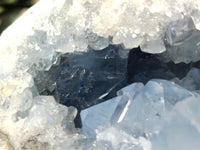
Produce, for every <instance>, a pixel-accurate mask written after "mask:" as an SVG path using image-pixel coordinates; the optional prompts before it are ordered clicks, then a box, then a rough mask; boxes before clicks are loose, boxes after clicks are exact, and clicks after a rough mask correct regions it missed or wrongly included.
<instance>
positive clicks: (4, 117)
mask: <svg viewBox="0 0 200 150" xmlns="http://www.w3.org/2000/svg"><path fill="white" fill-rule="evenodd" d="M47 4H48V5H47ZM199 6H200V2H198V1H190V2H188V1H187V0H177V1H170V0H169V1H164V0H162V1H159V2H158V1H156V0H155V1H151V2H150V1H147V0H143V1H139V2H138V1H137V0H123V1H118V0H115V1H114V0H104V1H97V0H83V1H82V0H74V1H72V0H59V1H56V0H41V1H39V2H38V3H37V4H36V5H35V6H33V7H32V8H30V9H29V10H28V11H27V12H26V13H25V14H24V15H23V16H21V17H20V18H19V19H18V20H17V21H15V23H13V24H12V25H11V26H10V27H8V29H7V30H5V31H4V32H3V34H2V35H1V37H0V68H1V71H0V95H1V97H0V111H1V113H0V121H1V125H0V131H1V132H2V135H5V136H3V137H5V138H4V139H6V141H7V137H8V139H9V142H8V143H7V142H5V143H7V146H8V147H10V149H11V147H15V149H23V148H27V147H28V146H29V147H30V145H33V143H36V144H37V145H40V146H41V147H43V148H44V147H48V148H49V149H54V148H55V147H56V148H60V149H66V147H68V146H69V147H71V145H70V144H72V143H73V142H72V143H70V141H69V139H70V140H73V139H76V136H75V137H74V134H72V135H73V137H74V138H72V137H71V138H69V137H70V136H69V134H67V133H66V132H67V129H66V128H67V127H66V126H67V125H66V124H65V123H63V122H65V120H64V119H63V118H66V115H67V114H68V113H67V112H70V111H69V110H70V109H69V108H67V107H64V106H62V105H59V104H57V103H56V102H55V101H54V99H53V97H43V96H39V95H38V93H37V91H35V92H34V90H33V88H31V87H33V85H34V83H33V79H32V77H33V76H35V75H36V74H37V71H38V70H40V71H42V70H48V69H49V68H50V67H51V65H52V64H55V63H56V62H57V60H58V57H59V56H60V53H58V52H61V53H66V52H75V51H86V50H87V47H88V45H89V46H90V47H92V48H94V49H97V50H101V49H103V48H105V47H107V46H108V44H110V43H112V44H121V43H123V45H124V46H125V47H126V48H133V47H136V46H138V45H142V46H143V48H144V47H146V49H145V48H144V49H143V50H146V51H148V49H149V46H148V44H149V45H150V47H151V46H152V45H155V44H158V46H156V47H155V49H154V51H148V52H151V53H160V52H163V51H165V47H164V45H163V44H164V43H163V39H162V38H163V36H164V34H165V29H166V28H167V26H168V25H169V24H170V23H171V22H174V21H176V20H180V19H183V18H184V16H191V17H192V19H193V21H194V24H195V26H196V28H197V29H200V19H199V8H200V7H199ZM110 37H111V38H110ZM146 43H147V46H146V45H145V44H146ZM151 48H154V47H151ZM49 101H50V102H49ZM48 106H49V108H48ZM38 107H39V108H38ZM52 109H53V110H54V111H52ZM72 112H73V113H69V116H68V117H69V118H70V119H69V120H73V117H74V115H75V114H76V112H75V111H72ZM41 117H42V118H41ZM57 119H59V120H57ZM69 120H68V122H70V121H69ZM68 126H69V127H71V128H73V125H71V124H68ZM63 130H65V131H66V132H63ZM60 139H62V140H60ZM18 140H19V141H18ZM66 141H69V142H66ZM76 141H78V140H76ZM31 142H32V143H31ZM63 143H65V144H63ZM66 143H69V144H66ZM10 145H12V146H10ZM64 145H65V146H64ZM77 145H80V144H77ZM80 147H81V145H80ZM71 148H72V147H71ZM75 149H78V148H77V147H76V148H75Z"/></svg>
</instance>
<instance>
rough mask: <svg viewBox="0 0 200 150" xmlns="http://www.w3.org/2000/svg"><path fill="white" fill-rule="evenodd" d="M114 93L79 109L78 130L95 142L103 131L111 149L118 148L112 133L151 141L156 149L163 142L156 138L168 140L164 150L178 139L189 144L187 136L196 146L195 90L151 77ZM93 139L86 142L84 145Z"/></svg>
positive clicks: (165, 141)
mask: <svg viewBox="0 0 200 150" xmlns="http://www.w3.org/2000/svg"><path fill="white" fill-rule="evenodd" d="M118 95H119V96H117V97H116V98H113V99H111V100H108V101H106V102H103V103H100V104H98V105H95V106H93V107H90V108H88V109H86V110H83V111H82V112H81V119H82V123H83V127H82V133H83V134H84V135H86V136H88V135H89V137H90V138H93V142H94V143H96V144H97V145H98V143H99V142H100V143H101V142H103V141H102V139H101V137H102V135H103V136H105V141H104V142H106V141H107V142H111V143H112V146H113V147H114V149H116V148H117V149H118V148H119V147H120V145H119V144H116V143H115V142H116V141H113V140H116V139H115V138H114V139H112V138H113V136H114V137H115V136H121V138H122V139H123V137H124V139H126V135H128V136H129V137H132V138H136V139H137V140H139V139H140V138H141V137H143V138H145V139H147V140H149V141H151V142H152V144H153V149H154V148H155V149H156V150H158V149H160V148H161V147H162V146H163V143H160V142H164V143H165V144H168V147H167V148H166V150H167V149H173V148H175V149H177V148H181V146H180V145H178V144H177V143H179V144H180V143H181V142H186V143H188V144H189V145H190V146H191V143H190V141H191V140H189V139H190V137H191V138H192V139H193V140H194V141H193V142H192V143H194V147H195V148H196V147H197V146H199V144H198V142H197V141H198V139H199V138H200V134H199V133H197V132H199V131H198V130H199V129H200V122H199V119H198V118H199V117H200V116H199V114H200V113H199V109H198V107H200V101H199V98H200V96H199V95H198V94H197V93H193V92H190V91H188V90H186V89H184V88H183V87H181V86H179V85H177V84H175V83H173V82H170V81H167V80H159V79H154V80H150V81H149V82H148V83H147V84H146V85H145V86H144V87H143V84H141V83H134V84H131V85H129V86H127V87H125V88H123V89H121V90H120V91H119V92H118ZM116 131H118V132H119V133H116ZM168 131H169V132H168ZM190 131H191V132H190ZM193 133H194V134H193ZM91 135H92V136H91ZM171 136H172V138H170V137H171ZM182 136H183V137H182ZM193 136H194V137H193ZM109 137H110V138H109ZM106 138H107V140H106ZM159 138H161V139H159ZM165 138H167V139H165ZM176 140H177V141H176ZM157 141H158V142H157ZM159 141H160V142H159ZM173 141H176V142H173ZM93 142H91V141H90V142H88V143H89V144H88V143H87V142H86V143H87V144H86V145H87V146H88V145H90V144H91V143H93ZM118 142H119V141H118ZM154 142H155V143H154ZM136 143H137V142H136ZM136 143H135V144H136ZM124 144H125V143H124ZM124 144H123V146H125V145H124ZM126 144H127V143H126ZM91 145H92V144H91ZM136 146H137V144H136ZM89 147H90V146H89ZM187 148H188V147H187ZM94 149H95V148H94ZM184 150H185V149H184ZM195 150H196V149H195Z"/></svg>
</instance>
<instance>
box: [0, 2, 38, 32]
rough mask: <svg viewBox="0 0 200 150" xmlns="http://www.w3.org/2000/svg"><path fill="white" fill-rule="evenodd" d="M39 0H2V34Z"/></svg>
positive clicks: (0, 21) (0, 9)
mask: <svg viewBox="0 0 200 150" xmlns="http://www.w3.org/2000/svg"><path fill="white" fill-rule="evenodd" d="M38 1H39V0H0V34H1V33H2V31H3V30H4V29H6V28H7V27H8V26H9V25H10V24H11V23H12V22H13V21H15V20H16V19H17V18H18V17H19V16H20V15H22V14H23V13H24V12H25V11H26V10H27V9H28V8H29V7H31V6H32V5H33V4H35V3H36V2H38Z"/></svg>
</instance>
